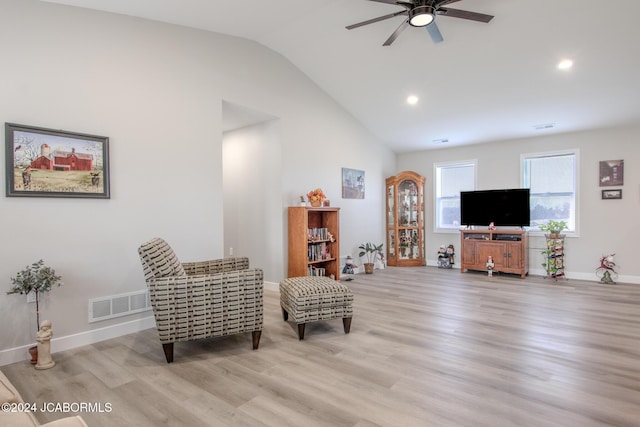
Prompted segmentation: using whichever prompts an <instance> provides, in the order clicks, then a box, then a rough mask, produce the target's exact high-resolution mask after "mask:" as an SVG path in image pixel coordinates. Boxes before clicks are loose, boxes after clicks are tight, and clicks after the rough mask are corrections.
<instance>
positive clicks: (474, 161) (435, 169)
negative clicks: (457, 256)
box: [432, 159, 478, 234]
mask: <svg viewBox="0 0 640 427" xmlns="http://www.w3.org/2000/svg"><path fill="white" fill-rule="evenodd" d="M467 165H473V189H474V190H476V189H477V188H478V159H471V160H455V161H451V162H438V163H434V164H433V180H432V182H433V203H432V204H433V212H432V215H433V216H432V218H433V232H434V233H449V234H459V233H460V230H459V229H458V230H456V229H453V228H439V227H438V219H437V217H436V215H437V213H438V203H437V199H438V179H437V178H438V168H442V167H452V166H467Z"/></svg>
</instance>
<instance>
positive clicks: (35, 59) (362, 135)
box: [0, 0, 396, 365]
mask: <svg viewBox="0 0 640 427" xmlns="http://www.w3.org/2000/svg"><path fill="white" fill-rule="evenodd" d="M0 48H1V50H2V52H3V58H5V59H4V62H3V65H4V66H3V67H2V77H3V78H2V79H0V93H2V97H3V102H2V103H0V121H3V122H12V123H20V124H26V125H33V126H41V127H48V128H54V129H65V130H69V131H76V132H82V133H88V134H96V135H105V136H108V137H109V138H110V154H111V156H110V160H111V194H112V198H111V199H110V200H91V199H88V200H77V199H44V198H8V197H0V216H1V219H2V220H1V221H0V236H2V244H1V245H0V259H2V263H1V264H0V278H5V280H4V283H5V286H6V289H8V288H9V284H10V282H9V277H10V276H12V275H14V274H15V272H16V271H18V270H20V269H22V268H24V266H26V265H27V264H30V263H32V262H34V261H36V260H38V259H40V258H43V259H44V260H45V262H46V263H47V264H48V265H50V266H52V267H54V268H55V269H56V271H57V272H58V274H61V275H62V276H63V279H64V285H63V286H62V287H61V288H59V289H54V291H53V292H51V293H50V294H49V295H48V296H47V302H46V303H45V307H44V309H43V317H44V318H51V319H52V320H53V322H54V334H55V337H57V339H58V340H60V339H61V338H63V337H77V336H82V337H84V339H88V340H92V339H95V340H97V339H101V338H103V337H105V336H108V333H105V332H104V328H108V327H115V326H116V325H122V324H124V323H125V322H133V325H134V326H133V327H136V325H137V324H136V320H137V319H140V318H143V317H145V315H139V316H129V317H126V318H122V319H114V320H111V321H105V322H99V323H95V324H91V325H90V324H88V323H87V311H88V309H87V300H88V299H89V298H94V297H99V296H105V295H113V294H117V293H122V292H128V291H132V290H139V289H144V282H143V276H142V271H141V267H140V262H139V260H138V255H137V252H136V250H137V247H138V246H139V245H140V244H141V243H142V242H144V241H146V240H147V239H149V238H151V237H154V236H161V237H163V238H165V239H166V240H167V241H168V242H169V243H170V244H171V245H172V246H173V247H174V249H175V251H176V252H177V254H178V256H179V257H180V258H181V259H183V260H199V259H205V258H210V257H222V256H224V255H225V254H226V251H225V247H224V232H223V222H224V217H223V215H224V214H225V211H224V203H225V200H224V197H223V172H222V162H223V157H222V127H221V116H222V111H221V109H222V101H223V100H228V101H230V102H233V103H236V104H238V105H243V106H246V107H248V108H252V109H255V110H258V111H264V112H266V113H268V114H271V115H273V116H275V117H278V118H279V120H278V124H277V126H278V132H277V133H278V138H279V140H280V144H281V147H280V149H281V153H282V155H281V158H280V168H281V170H280V171H279V174H280V176H281V179H280V184H279V185H280V186H279V187H278V185H275V188H271V186H272V185H274V182H275V181H273V180H272V179H269V180H265V181H264V184H268V185H265V186H263V187H262V188H263V189H265V190H266V191H271V193H270V194H269V195H268V196H265V197H266V198H267V199H268V200H269V201H272V200H279V201H280V204H279V210H280V217H279V218H276V219H274V222H273V224H269V225H268V226H266V227H265V228H266V229H269V230H279V229H286V228H285V227H284V224H286V206H288V205H290V204H295V203H297V198H298V195H299V194H302V193H306V192H307V191H309V190H310V189H312V188H314V187H318V186H320V187H322V188H323V189H324V190H325V192H326V193H327V194H328V195H329V196H330V198H331V200H332V204H333V205H336V206H341V208H342V210H341V222H342V232H341V236H342V251H343V252H345V251H348V250H353V248H355V247H357V245H358V243H360V242H361V241H365V240H377V241H382V238H383V236H384V232H383V211H384V209H383V201H382V198H381V195H382V194H383V188H384V178H385V177H386V176H388V175H392V174H393V173H395V170H396V168H395V156H394V155H393V153H392V152H391V151H390V150H388V149H387V148H384V147H383V146H382V144H380V142H379V141H376V139H375V138H374V137H372V135H371V134H370V133H368V132H367V131H366V130H365V129H364V128H363V127H362V126H361V125H360V124H359V123H358V122H356V121H355V120H354V119H353V118H352V117H351V116H350V115H348V114H346V113H345V112H344V110H343V109H341V108H340V107H339V106H338V105H337V104H336V103H335V101H333V100H332V99H331V98H329V97H328V96H327V95H326V94H324V93H323V92H322V91H320V90H319V89H318V87H317V86H316V85H315V84H314V83H313V82H311V81H310V80H309V79H308V78H307V77H306V76H305V75H304V74H302V73H301V72H300V71H299V70H298V69H296V68H295V67H294V66H293V65H292V64H291V63H290V62H288V61H287V60H286V59H284V58H283V57H282V56H281V55H279V54H276V53H274V52H273V51H271V50H269V49H266V48H264V47H262V46H260V45H258V44H257V43H254V42H250V41H247V40H243V39H238V38H234V37H228V36H223V35H217V34H211V33H207V32H203V31H197V30H191V29H187V28H183V27H178V26H172V25H168V24H162V23H155V22H150V21H145V20H141V19H137V18H131V17H126V16H120V15H112V14H107V13H102V12H97V11H90V10H84V9H80V8H73V7H67V6H61V5H56V4H50V3H42V2H39V1H36V0H0ZM1 156H2V160H3V161H4V150H3V151H2V154H1ZM343 166H346V167H351V168H355V169H363V170H365V171H366V179H367V198H366V199H365V200H357V201H354V200H341V199H340V194H341V193H340V190H341V183H340V170H341V168H342V167H343ZM271 178H273V177H271ZM2 179H3V180H4V176H3V177H2ZM3 182H4V181H3ZM261 184H262V183H261ZM277 239H279V241H280V243H281V245H282V246H281V247H282V248H284V247H286V244H285V243H286V233H285V232H283V233H282V234H281V235H280V236H276V237H272V236H269V237H264V236H262V238H261V241H262V242H269V244H274V245H277V243H278V242H275V241H274V240H277ZM250 244H251V243H247V242H246V241H242V242H239V243H238V246H239V249H240V248H241V247H242V246H243V245H244V246H248V245H250ZM265 262H269V263H273V264H270V265H265V266H262V267H263V268H265V270H266V271H269V274H270V276H271V277H270V280H274V281H275V280H278V277H277V276H278V272H279V271H285V270H284V266H286V250H282V255H281V257H280V259H273V260H271V259H269V261H265ZM252 263H253V262H252ZM253 264H254V265H255V263H253ZM0 313H2V325H3V327H2V328H0V365H2V364H6V363H10V362H12V361H14V360H16V359H15V357H18V356H16V355H17V354H18V352H17V351H15V350H16V349H19V348H20V347H23V346H28V345H30V344H31V343H32V342H33V335H34V333H35V329H36V326H35V315H34V314H33V305H32V304H31V305H27V304H26V303H25V301H24V298H23V297H21V296H16V295H9V296H7V295H5V293H4V292H0ZM141 324H142V323H141ZM71 341H72V340H71ZM71 341H67V343H69V342H71ZM79 341H80V340H77V341H74V342H79ZM69 345H72V344H69ZM62 346H63V345H62V343H61V342H57V343H56V341H54V351H56V350H60V349H61V347H62ZM19 357H22V355H21V353H20V356H19Z"/></svg>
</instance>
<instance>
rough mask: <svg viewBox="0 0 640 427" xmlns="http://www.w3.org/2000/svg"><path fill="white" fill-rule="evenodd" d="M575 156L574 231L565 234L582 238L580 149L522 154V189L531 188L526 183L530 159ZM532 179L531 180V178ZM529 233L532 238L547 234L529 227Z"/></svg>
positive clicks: (566, 231) (564, 232) (567, 231)
mask: <svg viewBox="0 0 640 427" xmlns="http://www.w3.org/2000/svg"><path fill="white" fill-rule="evenodd" d="M570 155H572V156H574V170H573V173H574V175H573V182H574V186H573V192H574V209H573V213H574V218H573V220H574V229H573V230H565V231H563V234H566V235H567V237H580V150H579V149H578V148H573V149H566V150H557V151H544V152H537V153H522V154H520V186H521V187H522V188H530V187H531V186H530V185H526V184H525V182H526V180H525V171H526V168H525V161H527V160H529V159H539V158H543V157H560V156H570ZM529 179H530V178H529ZM528 230H529V233H530V234H531V235H532V236H544V235H545V233H544V232H543V231H540V230H539V229H538V228H537V227H529V228H528Z"/></svg>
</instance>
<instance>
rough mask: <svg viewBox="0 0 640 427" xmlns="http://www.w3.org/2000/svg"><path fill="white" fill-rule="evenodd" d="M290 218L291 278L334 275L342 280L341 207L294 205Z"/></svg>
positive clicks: (288, 271) (288, 275)
mask: <svg viewBox="0 0 640 427" xmlns="http://www.w3.org/2000/svg"><path fill="white" fill-rule="evenodd" d="M288 216H289V228H288V230H289V238H288V242H289V248H288V249H289V257H288V259H289V265H288V269H287V277H300V276H311V275H324V276H327V277H331V276H332V275H333V277H334V278H335V280H340V208H333V207H327V208H324V207H320V208H314V207H306V206H291V207H289V215H288ZM327 232H328V233H330V234H331V236H328V235H327Z"/></svg>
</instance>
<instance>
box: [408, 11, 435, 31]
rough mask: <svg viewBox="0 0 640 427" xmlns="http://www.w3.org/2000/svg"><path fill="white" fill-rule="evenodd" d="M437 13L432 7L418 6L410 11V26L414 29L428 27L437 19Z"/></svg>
mask: <svg viewBox="0 0 640 427" xmlns="http://www.w3.org/2000/svg"><path fill="white" fill-rule="evenodd" d="M435 15H436V11H435V9H434V8H433V7H432V6H416V7H414V8H413V9H411V10H410V11H409V24H411V25H412V26H414V27H426V26H427V25H429V24H431V23H432V22H433V20H434V19H435Z"/></svg>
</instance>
